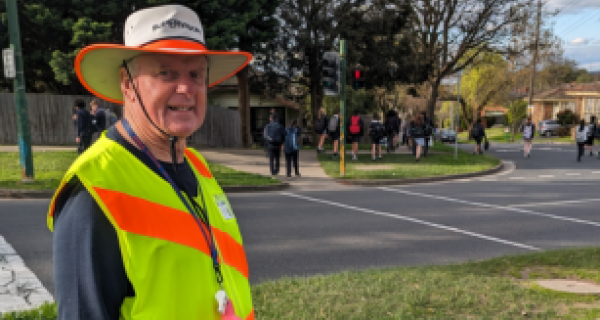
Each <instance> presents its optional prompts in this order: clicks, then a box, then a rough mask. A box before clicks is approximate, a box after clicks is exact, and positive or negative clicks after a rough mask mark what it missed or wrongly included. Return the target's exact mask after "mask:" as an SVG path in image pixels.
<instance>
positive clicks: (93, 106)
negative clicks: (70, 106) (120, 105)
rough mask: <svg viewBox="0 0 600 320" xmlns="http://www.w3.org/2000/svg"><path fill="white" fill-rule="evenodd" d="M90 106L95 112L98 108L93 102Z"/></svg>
mask: <svg viewBox="0 0 600 320" xmlns="http://www.w3.org/2000/svg"><path fill="white" fill-rule="evenodd" d="M90 106H91V108H92V113H96V110H97V109H98V105H97V104H95V103H92V104H90Z"/></svg>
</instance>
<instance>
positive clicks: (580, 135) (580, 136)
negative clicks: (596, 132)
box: [575, 119, 590, 161]
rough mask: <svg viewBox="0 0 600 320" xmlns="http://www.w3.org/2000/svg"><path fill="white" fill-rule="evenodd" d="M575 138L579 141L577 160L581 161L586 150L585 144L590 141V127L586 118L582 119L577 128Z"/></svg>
mask: <svg viewBox="0 0 600 320" xmlns="http://www.w3.org/2000/svg"><path fill="white" fill-rule="evenodd" d="M575 130H576V132H575V140H576V141H577V161H581V156H583V153H584V152H585V145H586V142H587V141H588V134H589V130H590V129H589V127H587V126H586V125H585V120H583V119H581V122H579V127H577V128H575Z"/></svg>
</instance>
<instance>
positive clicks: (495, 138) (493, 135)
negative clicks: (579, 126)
mask: <svg viewBox="0 0 600 320" xmlns="http://www.w3.org/2000/svg"><path fill="white" fill-rule="evenodd" d="M485 132H486V135H487V137H488V139H489V140H490V142H510V141H507V140H506V133H505V132H504V128H491V129H486V130H485ZM468 134H469V133H468V132H467V131H465V132H461V133H459V134H458V141H459V142H460V143H468V144H475V140H468V137H469V136H468ZM509 139H510V135H509ZM514 141H515V142H522V141H523V134H522V133H517V134H515V140H514ZM535 142H537V143H544V142H574V141H573V139H571V137H555V136H553V137H551V138H546V137H540V136H539V135H537V133H536V136H535V138H534V143H535Z"/></svg>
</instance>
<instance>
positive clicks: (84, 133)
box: [75, 99, 94, 154]
mask: <svg viewBox="0 0 600 320" xmlns="http://www.w3.org/2000/svg"><path fill="white" fill-rule="evenodd" d="M75 107H76V108H77V138H75V142H77V143H78V144H79V146H78V148H77V152H79V154H82V153H83V152H84V151H85V150H87V148H89V147H90V145H91V144H92V134H93V133H94V128H93V125H92V115H91V114H90V113H89V112H88V111H87V110H85V102H84V101H83V100H82V99H77V100H75Z"/></svg>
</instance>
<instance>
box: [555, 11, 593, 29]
mask: <svg viewBox="0 0 600 320" xmlns="http://www.w3.org/2000/svg"><path fill="white" fill-rule="evenodd" d="M595 10H598V8H595V9H592V10H591V11H590V12H588V13H587V14H586V15H585V17H582V18H581V19H578V20H577V21H575V23H573V24H571V25H569V26H567V27H566V28H563V29H562V31H558V30H557V33H562V34H568V33H570V32H572V31H574V30H577V28H579V27H581V26H582V25H583V24H585V23H587V22H588V21H589V20H590V19H591V18H593V17H594V15H595V13H594V11H595Z"/></svg>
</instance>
